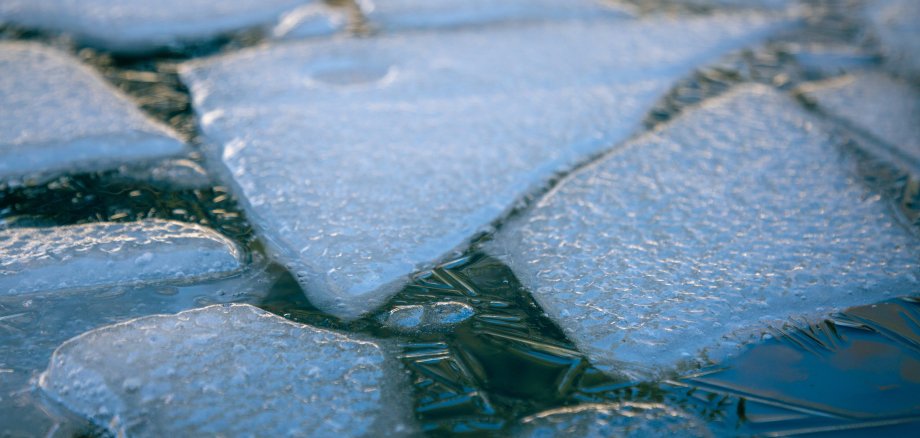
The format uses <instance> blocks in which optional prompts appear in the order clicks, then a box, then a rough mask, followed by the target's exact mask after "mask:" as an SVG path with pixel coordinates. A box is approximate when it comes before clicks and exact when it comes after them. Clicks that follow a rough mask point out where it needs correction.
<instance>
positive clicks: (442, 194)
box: [181, 14, 787, 318]
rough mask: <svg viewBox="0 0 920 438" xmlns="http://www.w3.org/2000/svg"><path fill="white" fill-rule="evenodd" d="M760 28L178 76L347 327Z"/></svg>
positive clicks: (431, 45) (263, 212) (235, 65)
mask: <svg viewBox="0 0 920 438" xmlns="http://www.w3.org/2000/svg"><path fill="white" fill-rule="evenodd" d="M784 24H787V23H786V22H785V21H782V20H778V19H774V18H771V17H770V16H765V15H758V14H737V15H714V16H710V17H702V18H689V19H678V18H665V17H660V18H655V19H650V20H643V21H618V20H607V21H603V20H602V21H591V22H587V23H572V22H569V23H555V24H540V25H532V26H509V27H507V28H490V29H488V30H486V29H481V30H476V31H470V32H462V31H457V32H444V33H413V34H411V35H392V36H387V37H381V38H370V39H361V40H352V39H348V40H336V41H326V42H322V43H300V44H286V45H279V46H275V47H271V46H269V47H259V48H255V49H251V50H245V51H241V52H238V53H234V54H231V55H227V56H222V57H217V58H213V59H207V60H203V61H198V62H193V63H191V64H188V65H185V66H184V68H182V70H181V74H182V77H183V78H184V79H185V81H186V82H187V83H188V84H189V87H190V89H191V92H192V94H193V97H194V102H195V105H196V109H197V111H198V113H199V118H200V120H201V125H202V128H203V130H204V133H205V134H206V136H207V138H208V139H209V140H210V142H212V143H213V145H212V146H213V149H214V150H213V153H212V155H211V156H212V157H213V158H214V160H215V161H218V162H222V164H223V168H224V169H223V170H225V172H224V173H225V176H226V177H228V178H229V179H231V180H232V181H233V182H234V185H235V186H236V188H237V190H238V191H239V193H240V194H241V195H242V201H243V204H244V206H245V207H246V209H247V212H248V217H249V219H250V220H251V221H252V222H253V223H254V225H255V226H256V227H257V230H258V231H259V232H260V234H261V236H262V237H263V238H264V240H265V241H266V243H267V244H268V245H267V246H268V248H269V250H270V252H271V253H272V254H273V255H274V256H275V257H276V258H277V259H278V260H279V261H281V262H283V263H284V264H285V265H286V266H287V267H288V268H289V269H290V270H291V271H292V272H293V273H294V274H295V275H296V276H297V278H298V280H299V281H300V283H301V284H302V285H303V286H304V289H305V290H306V293H307V295H308V296H309V298H310V300H311V301H312V302H313V303H314V304H315V305H316V306H318V307H319V308H320V309H322V310H324V311H326V312H329V313H332V314H335V315H337V316H340V317H344V318H355V317H357V316H359V315H361V314H362V313H365V312H367V311H369V310H372V309H373V308H374V307H376V306H378V305H380V304H382V303H383V302H384V301H385V300H386V299H387V298H388V297H390V296H391V295H392V294H394V293H395V292H396V291H398V290H399V289H400V288H401V287H402V286H403V284H404V283H405V282H406V281H407V275H408V274H410V273H412V272H413V271H416V270H418V269H419V268H420V267H422V266H423V265H425V264H428V263H433V262H435V261H437V259H438V258H440V257H442V256H443V255H445V254H446V253H448V252H449V251H451V250H452V249H455V248H458V247H459V246H462V245H463V244H465V243H466V242H467V241H468V239H470V238H471V237H472V236H474V235H475V234H476V233H477V232H479V231H482V230H485V229H487V228H488V226H489V224H490V223H491V222H492V221H494V220H496V219H498V218H499V217H500V216H501V215H502V214H503V213H504V212H506V211H508V210H509V209H510V208H511V207H512V206H513V205H514V204H515V202H516V201H518V200H519V199H520V198H521V197H522V195H523V194H525V193H528V192H530V191H532V190H533V189H535V188H538V187H540V186H541V185H542V184H544V183H545V182H546V181H547V180H548V179H549V178H550V177H551V176H552V175H553V174H554V172H557V171H561V170H565V169H567V168H570V167H571V166H572V165H573V164H575V163H578V162H581V161H583V160H585V159H586V158H588V157H591V156H592V155H595V154H597V153H599V152H601V151H603V150H605V149H607V148H609V147H611V146H612V145H614V144H616V143H617V142H619V141H621V140H623V139H625V138H626V137H627V136H629V135H630V134H631V133H632V132H633V131H634V129H636V128H637V127H638V126H639V125H640V123H641V121H642V119H643V118H644V117H645V115H646V113H647V111H648V110H649V109H650V108H651V107H652V106H653V105H654V104H655V102H656V101H657V100H658V99H659V98H660V97H661V96H662V94H663V93H665V92H666V91H667V90H668V89H669V88H670V86H671V84H672V83H674V82H675V81H676V80H678V79H679V78H681V77H682V76H684V75H685V74H687V73H688V72H690V71H691V70H692V69H693V68H694V67H695V66H697V65H700V64H702V63H705V62H707V61H710V60H713V59H715V58H718V57H719V56H720V55H722V54H724V53H726V52H728V51H730V50H733V49H736V48H740V47H743V46H745V45H748V44H752V43H756V42H757V41H760V40H761V39H763V38H764V37H766V36H767V35H770V34H771V32H774V31H776V30H777V29H778V28H780V27H782V26H783V25H784Z"/></svg>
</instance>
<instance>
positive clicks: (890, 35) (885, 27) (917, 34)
mask: <svg viewBox="0 0 920 438" xmlns="http://www.w3.org/2000/svg"><path fill="white" fill-rule="evenodd" d="M866 15H867V16H868V20H869V24H870V26H871V28H872V31H873V34H874V35H875V37H876V38H878V40H879V43H880V44H881V46H882V51H883V53H884V55H885V58H886V61H887V62H888V63H889V65H891V67H892V69H893V70H894V71H896V72H898V73H899V74H901V75H904V76H907V77H912V78H915V79H916V78H920V2H918V1H917V0H873V1H870V2H869V5H868V6H867V14H866Z"/></svg>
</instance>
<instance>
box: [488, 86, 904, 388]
mask: <svg viewBox="0 0 920 438" xmlns="http://www.w3.org/2000/svg"><path fill="white" fill-rule="evenodd" d="M821 126H822V125H821V124H820V123H818V122H817V121H816V120H815V119H814V118H812V117H810V116H809V115H808V114H807V113H805V112H804V111H803V110H802V109H800V108H799V106H798V105H797V104H796V103H795V102H794V101H792V100H791V99H789V98H787V97H785V96H781V95H779V94H777V93H776V92H774V91H772V90H770V89H767V88H765V87H760V86H742V87H740V88H739V89H737V90H736V91H734V92H731V93H730V94H729V95H727V96H724V97H721V98H718V99H715V100H713V101H712V102H710V103H708V104H706V105H704V106H702V107H700V108H698V109H695V110H693V111H691V112H688V113H687V115H685V116H684V117H682V118H680V119H678V120H677V121H676V122H674V123H672V124H670V125H667V126H666V127H665V128H664V129H663V130H662V131H660V132H656V133H653V134H650V135H647V136H644V137H643V138H641V139H639V140H637V141H635V142H633V143H631V144H629V145H628V146H626V147H625V148H623V149H622V150H618V151H616V152H614V153H612V154H610V155H609V156H607V157H606V158H604V159H603V160H602V161H600V162H598V163H595V164H593V165H591V166H590V167H588V168H585V169H584V170H581V171H579V172H578V173H576V174H574V175H572V176H571V177H569V178H568V179H566V180H565V181H563V182H562V183H561V184H560V186H559V187H557V188H556V189H555V190H554V191H553V192H551V193H550V194H549V195H547V196H546V197H545V198H544V199H542V200H541V201H540V202H539V203H538V204H537V205H536V206H535V207H534V208H533V209H532V210H530V211H527V212H525V213H524V214H523V215H522V216H520V217H518V218H517V219H516V220H514V221H512V222H511V223H509V224H507V225H506V226H505V228H503V229H502V230H501V231H500V232H499V234H498V235H497V236H496V240H495V241H494V242H493V244H492V247H491V252H493V253H495V254H501V255H503V256H504V258H505V259H506V260H507V261H508V262H509V263H510V265H511V267H512V268H513V269H514V270H515V273H517V274H518V276H519V278H520V279H521V282H522V283H523V284H524V285H525V286H527V287H528V288H529V289H530V290H531V292H532V293H533V295H534V297H535V298H536V300H537V301H538V302H539V303H540V305H541V306H542V308H543V309H544V310H545V311H546V312H547V314H548V315H549V316H550V318H552V319H554V320H555V321H556V322H557V323H558V324H559V325H560V326H561V327H562V328H563V330H564V331H565V332H566V334H567V335H568V336H570V337H571V338H572V339H573V340H574V341H575V343H576V344H577V345H578V346H579V348H580V349H581V350H582V351H584V352H585V353H586V354H587V355H588V356H589V358H591V359H592V361H593V362H594V363H595V364H597V365H599V366H601V367H604V368H605V369H606V370H608V371H612V372H618V371H619V372H626V373H631V372H635V371H638V372H639V374H640V375H644V374H646V373H647V372H648V371H649V370H650V369H651V370H652V371H655V370H660V369H673V367H674V366H675V365H678V364H679V363H680V362H682V361H685V360H690V361H694V360H696V359H707V358H708V359H711V360H718V359H720V358H722V357H724V356H725V354H727V353H732V352H734V351H736V347H737V346H738V344H739V343H743V342H747V341H751V340H756V339H757V337H758V336H759V335H761V334H762V333H763V329H764V326H765V325H767V324H771V323H775V322H777V321H779V322H782V321H784V320H786V319H787V318H790V317H818V316H824V315H827V314H828V313H830V312H831V311H832V310H834V309H839V308H844V307H847V306H851V305H857V304H865V303H869V302H875V301H879V300H882V299H884V298H886V297H888V296H889V295H891V296H898V295H908V294H912V293H915V292H916V290H917V286H918V283H920V282H918V273H920V264H918V245H917V239H916V238H915V237H914V236H912V235H911V234H910V232H909V231H908V230H906V229H904V228H902V226H901V225H900V224H898V223H896V221H895V219H894V218H893V214H892V213H891V212H890V211H889V209H888V207H887V204H886V202H885V201H884V200H882V199H880V197H879V196H878V195H877V194H874V193H872V192H870V191H869V190H867V189H866V188H864V186H863V185H862V184H861V182H860V179H861V177H859V176H858V175H856V174H855V167H856V166H855V163H854V162H853V160H852V159H851V158H850V157H849V156H847V155H846V154H844V153H843V152H841V151H840V150H839V149H840V148H838V144H839V143H842V142H841V141H839V140H838V139H835V138H834V137H833V136H831V135H829V134H828V133H827V131H825V130H823V129H822V127H821Z"/></svg>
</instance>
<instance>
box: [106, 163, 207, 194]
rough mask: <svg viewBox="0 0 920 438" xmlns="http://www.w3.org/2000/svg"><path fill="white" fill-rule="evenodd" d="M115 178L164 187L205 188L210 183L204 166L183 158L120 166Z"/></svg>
mask: <svg viewBox="0 0 920 438" xmlns="http://www.w3.org/2000/svg"><path fill="white" fill-rule="evenodd" d="M116 178H118V179H124V180H128V181H135V182H142V183H147V184H153V185H156V186H159V187H163V188H166V189H206V188H208V187H211V185H212V183H211V177H210V176H208V173H207V172H206V171H205V170H204V168H203V167H201V166H200V165H198V163H196V162H194V161H192V160H188V159H185V158H180V159H169V160H163V161H161V162H159V163H156V164H154V165H151V164H147V165H142V166H138V165H124V166H120V167H119V168H118V174H117V176H116Z"/></svg>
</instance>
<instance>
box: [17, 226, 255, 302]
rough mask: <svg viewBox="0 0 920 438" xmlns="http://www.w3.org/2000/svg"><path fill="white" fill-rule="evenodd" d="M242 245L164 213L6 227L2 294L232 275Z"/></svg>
mask: <svg viewBox="0 0 920 438" xmlns="http://www.w3.org/2000/svg"><path fill="white" fill-rule="evenodd" d="M242 266H243V261H242V254H241V251H240V249H239V248H238V247H237V246H236V244H234V243H233V242H232V241H230V240H229V239H227V238H225V237H223V236H221V235H220V234H218V233H217V232H215V231H213V230H210V229H208V228H205V227H202V226H200V225H195V224H188V223H182V222H175V221H165V220H159V219H148V220H143V221H140V222H126V223H110V222H103V223H92V224H84V225H70V226H65V227H50V228H10V229H6V230H2V231H0V295H19V294H25V293H31V292H39V291H49V290H62V289H82V288H91V287H102V286H115V285H125V286H127V285H137V284H149V283H157V282H163V281H184V282H188V281H194V280H202V279H209V278H215V277H220V276H225V275H229V274H232V273H234V272H236V271H238V270H239V269H241V268H242Z"/></svg>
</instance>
